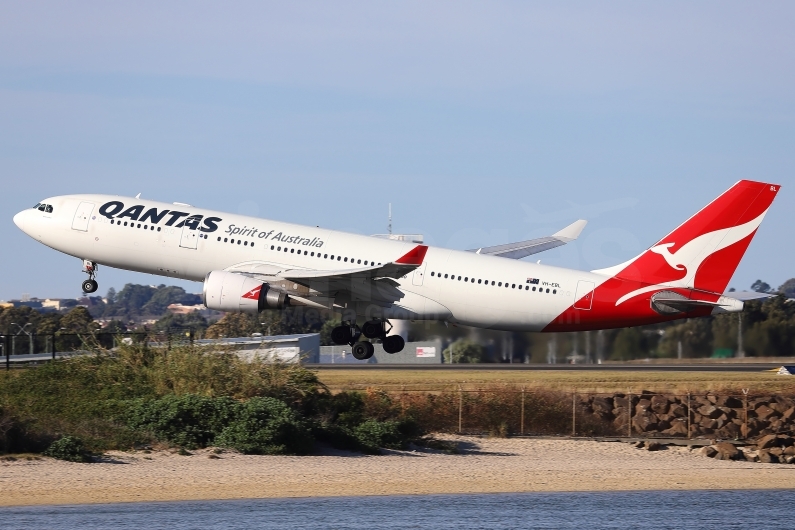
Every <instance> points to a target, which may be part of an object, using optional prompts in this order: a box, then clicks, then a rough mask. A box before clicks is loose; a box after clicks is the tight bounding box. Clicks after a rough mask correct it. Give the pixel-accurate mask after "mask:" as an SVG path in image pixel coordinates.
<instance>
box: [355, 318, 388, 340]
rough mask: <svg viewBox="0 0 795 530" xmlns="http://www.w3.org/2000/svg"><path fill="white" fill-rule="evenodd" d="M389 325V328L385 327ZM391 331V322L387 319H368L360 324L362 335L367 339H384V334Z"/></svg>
mask: <svg viewBox="0 0 795 530" xmlns="http://www.w3.org/2000/svg"><path fill="white" fill-rule="evenodd" d="M387 325H389V329H387ZM390 331H392V324H390V323H389V321H387V320H379V319H375V320H368V321H367V322H365V323H364V324H363V325H362V335H364V336H365V337H367V338H368V339H382V340H383V339H384V338H386V334H387V333H389V332H390Z"/></svg>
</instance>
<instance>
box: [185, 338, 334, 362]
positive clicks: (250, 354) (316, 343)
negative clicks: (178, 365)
mask: <svg viewBox="0 0 795 530" xmlns="http://www.w3.org/2000/svg"><path fill="white" fill-rule="evenodd" d="M196 344H221V345H223V346H232V347H234V348H235V349H236V350H237V354H238V355H239V356H240V357H241V358H243V359H246V360H249V361H250V360H253V359H255V358H260V359H263V360H268V359H273V360H279V361H282V362H288V363H297V362H305V363H317V362H318V361H319V358H320V335H319V334H318V333H306V334H301V335H275V336H272V337H266V336H262V335H259V334H255V335H253V336H251V337H235V338H222V339H202V340H197V341H196Z"/></svg>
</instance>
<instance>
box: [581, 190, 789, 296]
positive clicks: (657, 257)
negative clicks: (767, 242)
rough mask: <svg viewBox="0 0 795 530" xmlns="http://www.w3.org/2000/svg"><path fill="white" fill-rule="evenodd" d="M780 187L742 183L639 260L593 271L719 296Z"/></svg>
mask: <svg viewBox="0 0 795 530" xmlns="http://www.w3.org/2000/svg"><path fill="white" fill-rule="evenodd" d="M779 188H780V186H779V185H777V184H765V183H762V182H753V181H750V180H741V181H740V182H738V183H737V184H735V185H734V186H732V187H731V188H729V189H728V190H727V191H726V192H725V193H724V194H723V195H721V196H720V197H718V198H717V199H715V200H714V201H712V202H711V203H709V204H708V205H707V206H705V207H704V208H703V209H702V210H701V211H699V212H698V213H697V214H696V215H694V216H693V217H691V218H690V219H688V220H687V221H685V222H684V223H683V224H682V225H680V226H679V227H678V228H677V229H676V230H674V231H673V232H671V233H670V234H668V235H667V236H665V237H664V238H662V239H661V240H660V241H659V242H658V243H657V244H656V245H654V246H652V247H651V248H650V249H649V250H647V251H645V252H644V253H642V254H641V255H640V256H638V257H636V258H635V259H633V260H631V261H628V262H626V263H622V264H621V265H617V266H615V267H611V268H609V269H602V270H599V271H594V272H598V273H602V274H608V275H610V276H616V277H618V278H622V279H625V280H633V281H639V282H642V283H646V284H665V285H671V286H678V287H690V288H695V289H700V290H704V291H711V292H715V293H721V292H723V290H724V289H726V286H727V285H728V284H729V280H731V277H732V274H734V271H735V269H736V268H737V265H738V264H739V263H740V259H741V258H742V257H743V254H745V251H746V249H747V248H748V245H749V244H750V243H751V239H753V237H754V234H756V230H757V228H759V225H760V223H761V222H762V219H763V218H764V217H765V213H767V209H768V208H769V207H770V204H771V203H772V202H773V199H774V198H775V197H776V194H777V193H778V190H779Z"/></svg>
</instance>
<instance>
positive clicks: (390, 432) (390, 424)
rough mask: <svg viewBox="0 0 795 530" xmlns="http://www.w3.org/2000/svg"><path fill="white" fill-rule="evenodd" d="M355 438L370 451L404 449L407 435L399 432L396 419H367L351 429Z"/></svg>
mask: <svg viewBox="0 0 795 530" xmlns="http://www.w3.org/2000/svg"><path fill="white" fill-rule="evenodd" d="M353 433H354V436H356V439H357V440H359V443H360V444H362V445H363V446H364V447H366V448H368V449H369V450H370V451H377V450H378V449H379V448H381V447H383V448H386V449H405V448H406V446H407V445H408V442H409V440H408V437H407V436H406V435H405V434H404V433H403V432H401V430H400V423H398V422H396V421H378V420H367V421H365V422H364V423H362V424H360V425H359V426H358V427H356V429H354V431H353Z"/></svg>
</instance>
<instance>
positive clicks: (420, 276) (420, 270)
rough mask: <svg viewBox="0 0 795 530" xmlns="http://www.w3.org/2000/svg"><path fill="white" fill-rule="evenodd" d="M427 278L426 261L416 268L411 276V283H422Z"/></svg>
mask: <svg viewBox="0 0 795 530" xmlns="http://www.w3.org/2000/svg"><path fill="white" fill-rule="evenodd" d="M424 279H425V263H423V264H422V265H420V266H419V267H417V268H416V269H414V276H413V277H412V278H411V283H413V284H414V285H422V282H423V280H424Z"/></svg>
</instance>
